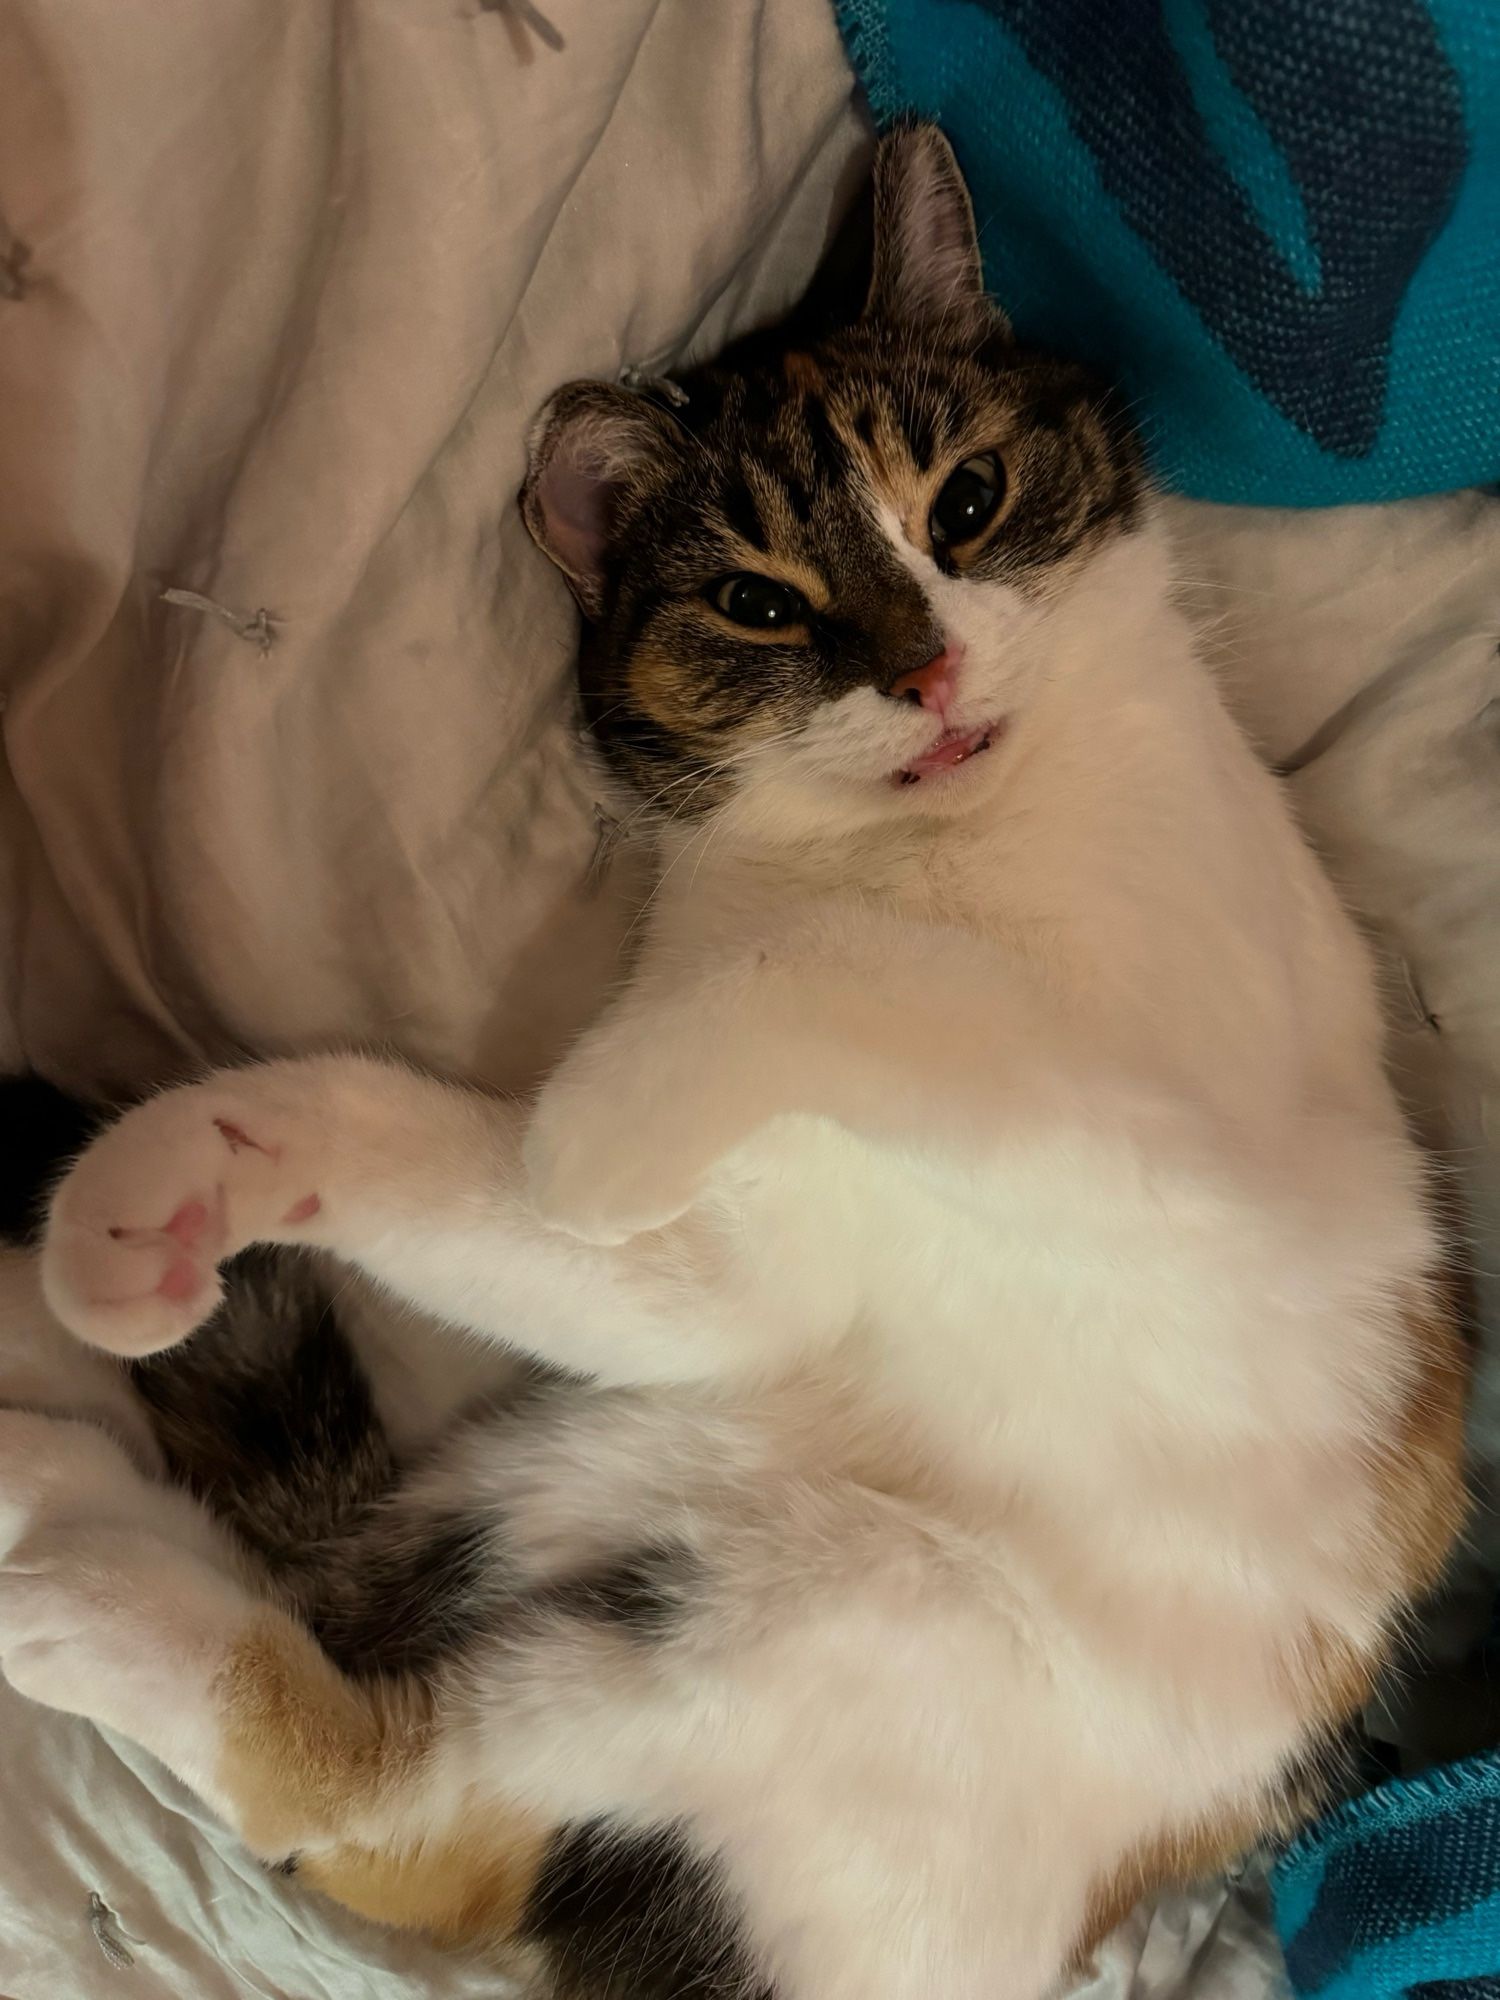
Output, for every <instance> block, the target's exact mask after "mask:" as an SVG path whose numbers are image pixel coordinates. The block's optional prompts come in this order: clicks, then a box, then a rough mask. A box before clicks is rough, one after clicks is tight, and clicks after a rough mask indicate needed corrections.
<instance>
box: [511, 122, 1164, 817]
mask: <svg viewBox="0 0 1500 2000" xmlns="http://www.w3.org/2000/svg"><path fill="white" fill-rule="evenodd" d="M874 192H875V250H874V269H873V277H872V281H871V285H870V292H869V298H868V301H867V303H866V306H865V309H864V312H863V314H862V315H861V316H860V318H859V319H858V320H857V321H856V322H855V323H854V324H853V325H852V326H849V327H846V328H844V329H842V330H840V331H837V332H834V333H832V334H831V335H828V336H827V337H825V338H821V339H818V340H816V341H814V342H812V343H811V344H809V345H807V346H804V347H801V348H797V349H791V350H787V351H784V352H780V353H776V354H774V355H773V357H772V358H770V359H766V358H764V356H762V358H760V359H758V360H755V361H747V362H745V363H743V364H742V365H734V364H733V363H728V364H723V365H719V366H716V367H709V368H705V369H702V370H699V371H696V372H694V373H692V374H687V375H684V376H683V377H682V378H681V381H680V384H667V385H662V386H661V388H660V389H659V390H658V392H657V393H654V394H653V393H638V392H634V391H631V390H628V389H624V388H620V387H617V386H615V385H613V384H605V383H598V382H576V383H572V384H570V385H569V386H568V387H567V388H564V389H561V390H559V391H558V393H557V394H556V395H555V396H554V397H553V398H552V400H551V402H550V403H549V404H548V406H547V408H546V410H545V411H544V413H543V415H542V417H541V419H540V421H539V422H538V425H537V427H536V430H535V433H534V435H533V438H532V447H531V466H530V471H529V474H528V477H527V481H526V485H525V487H524V489H523V491H522V496H521V504H522V509H523V512H524V514H525V518H526V521H527V523H528V525H529V527H530V529H531V532H532V534H533V535H534V536H535V537H536V540H537V541H538V542H539V543H540V545H541V546H542V548H543V549H544V550H545V551H546V552H547V554H548V555H549V556H550V557H551V558H552V560H553V561H554V562H555V563H556V564H557V565H558V567H559V568H560V569H561V570H562V571H563V573H564V574H565V575H566V577H567V579H568V581H569V583H570V584H571V586H572V589H573V593H574V595H575V597H576V598H577V599H578V602H579V605H580V607H581V609H582V611H583V614H584V618H585V620H586V621H587V626H586V632H585V639H584V645H583V653H582V665H581V678H582V690H583V698H584V705H585V713H586V715H587V718H588V721H589V724H590V727H591V728H592V730H593V733H594V735H595V737H596V738H597V740H598V742H599V743H600V745H601V746H602V748H603V749H604V751H605V753H606V755H607V756H608V757H609V758H610V759H611V761H612V762H613V763H614V764H615V765H616V767H617V768H618V769H620V770H621V771H622V772H623V773H624V774H625V775H626V777H627V778H628V779H629V781H630V782H631V784H632V785H633V786H634V787H635V789H636V790H637V791H639V792H640V793H642V794H643V795H645V796H647V797H654V798H656V799H657V800H658V801H659V803H660V806H661V809H662V810H663V811H664V812H666V813H668V814H671V815H673V816H678V817H686V818H696V817H698V816H700V815H702V814H703V813H705V812H707V811H710V810H712V809H714V808H715V807H718V806H721V805H723V804H724V803H725V802H726V801H727V800H728V799H730V798H732V797H735V796H736V795H740V796H745V795H748V794H749V793H750V791H751V790H752V789H756V790H759V791H761V792H762V793H764V792H765V791H766V789H767V788H768V787H770V788H773V789H774V791H775V792H776V793H777V794H785V793H786V792H787V790H788V788H790V789H791V790H792V791H794V792H811V793H813V794H815V795H816V796H818V797H819V798H823V799H830V800H831V799H842V800H843V801H844V802H845V804H846V805H851V806H854V807H855V809H856V810H857V811H858V812H859V813H860V814H861V815H862V814H864V813H865V812H882V813H883V812H886V811H891V812H898V813H912V812H926V811H932V810H940V811H944V812H947V811H950V810H952V809H953V808H954V807H955V806H962V805H963V804H964V803H965V802H966V801H968V800H972V799H974V798H976V797H977V796H978V795H979V793H980V792H982V791H984V790H987V789H988V788H989V786H990V785H991V784H992V783H993V782H994V781H995V778H996V777H997V776H998V775H999V774H998V771H996V770H994V769H993V768H991V769H990V770H988V771H986V772H980V770H979V768H978V767H979V765H984V766H986V767H995V766H997V765H999V764H1000V763H1003V761H1004V758H1003V746H1004V742H1005V739H1006V737H1007V735H1008V734H1009V733H1010V731H1011V728H1012V725H1013V724H1014V723H1015V721H1016V719H1017V718H1018V716H1019V715H1020V713H1021V712H1022V711H1023V710H1024V707H1025V705H1026V704H1027V702H1028V701H1029V699H1030V698H1031V697H1032V695H1033V693H1034V691H1035V688H1036V686H1037V684H1038V682H1039V681H1041V680H1043V679H1045V678H1046V676H1047V675H1048V673H1049V671H1050V670H1051V669H1052V667H1053V666H1054V665H1055V662H1054V660H1053V659H1052V657H1051V652H1050V650H1049V648H1054V649H1055V643H1056V642H1055V641H1053V640H1051V639H1049V634H1051V633H1054V632H1055V631H1057V630H1058V629H1059V622H1058V610H1059V607H1060V605H1062V604H1064V603H1065V602H1066V600H1067V598H1068V596H1069V594H1070V593H1071V592H1073V591H1074V590H1076V588H1077V586H1078V582H1079V579H1080V577H1082V576H1083V575H1085V574H1086V573H1087V572H1088V571H1089V570H1090V568H1091V567H1093V566H1094V565H1095V564H1097V562H1098V559H1099V557H1100V554H1101V552H1102V551H1104V550H1106V549H1108V548H1110V547H1111V546H1115V545H1117V544H1118V543H1119V541H1120V538H1121V537H1122V536H1124V535H1126V534H1127V533H1128V532H1129V531H1130V530H1131V529H1132V527H1133V526H1134V525H1135V524H1136V522H1137V520H1138V518H1139V516H1140V513H1141V509H1142V502H1143V497H1144V488H1143V480H1142V473H1141V464H1140V455H1139V451H1138V448H1137V445H1136V443H1135V440H1134V438H1133V436H1132V435H1131V433H1130V430H1129V428H1128V426H1127V425H1126V424H1125V422H1124V421H1123V419H1122V417H1121V415H1120V412H1119V409H1118V406H1117V404H1116V402H1115V400H1114V398H1113V397H1112V395H1111V394H1110V393H1109V392H1108V391H1107V390H1106V389H1104V388H1103V387H1102V386H1101V385H1100V384H1099V383H1098V382H1096V381H1095V380H1094V379H1093V378H1092V377H1091V376H1089V375H1088V374H1086V373H1085V372H1084V371H1083V370H1082V369H1079V368H1076V367H1074V366H1072V365H1071V364H1069V363H1066V362H1062V361H1059V360H1057V359H1055V358H1053V357H1051V356H1048V355H1044V354H1039V353H1037V352H1035V351H1032V350H1028V349H1025V348H1023V347H1020V346H1018V345H1017V344H1016V342H1015V341H1014V339H1013V338H1012V335H1011V332H1010V328H1009V326H1008V324H1007V322H1006V320H1005V318H1004V316H1003V315H1002V314H1001V313H1000V311H999V310H998V308H997V307H995V306H994V305H993V304H992V303H991V302H990V301H989V300H988V299H987V298H986V297H985V294H984V290H983V286H982V281H981V276H980V263H979V252H978V246H977V243H976V240H975V234H974V218H973V213H972V210H971V208H970V204H969V197H968V193H967V190H966V189H965V187H964V183H963V179H962V177H961V175H960V173H959V171H958V167H957V164H956V162H955V160H954V158H953V154H952V152H951V150H950V148H949V146H948V143H947V141H946V140H945V139H944V138H943V137H942V136H941V134H940V133H938V132H937V131H936V130H935V129H934V128H932V127H930V126H919V127H914V128H908V129H906V130H904V131H902V132H898V133H896V134H894V135H893V136H891V137H889V138H887V139H886V140H885V141H883V143H882V145H881V147H880V149H879V152H878V154H877V158H876V164H875V184H874ZM982 749H992V750H999V751H1001V753H1002V754H1001V755H1000V756H998V757H997V756H994V755H992V756H990V757H986V758H978V757H977V753H978V752H979V751H980V750H982Z"/></svg>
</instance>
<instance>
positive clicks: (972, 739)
mask: <svg viewBox="0 0 1500 2000" xmlns="http://www.w3.org/2000/svg"><path fill="white" fill-rule="evenodd" d="M988 734H989V731H988V730H987V729H976V730H973V731H972V732H971V733H970V734H969V735H968V736H944V737H943V738H942V739H941V740H940V741H939V742H937V743H934V744H933V746H932V748H931V749H930V750H924V751H923V752H922V754H921V756H920V757H916V758H913V760H912V762H911V763H910V764H908V765H907V766H906V769H907V770H908V771H910V772H911V773H912V775H913V776H914V777H917V778H930V777H934V776H935V775H936V774H937V773H938V772H939V771H951V770H952V769H953V767H954V765H955V764H962V763H963V761H964V759H965V758H967V757H972V756H973V755H974V752H975V751H976V750H977V749H978V748H979V746H980V744H981V743H982V742H983V741H984V739H985V737H986V736H987V735H988Z"/></svg>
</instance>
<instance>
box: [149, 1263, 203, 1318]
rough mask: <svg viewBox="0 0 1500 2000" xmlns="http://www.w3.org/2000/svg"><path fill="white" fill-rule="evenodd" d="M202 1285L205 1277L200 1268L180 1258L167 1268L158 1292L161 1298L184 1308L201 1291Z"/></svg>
mask: <svg viewBox="0 0 1500 2000" xmlns="http://www.w3.org/2000/svg"><path fill="white" fill-rule="evenodd" d="M202 1284H203V1276H202V1273H201V1272H200V1271H199V1269H198V1266H197V1265H196V1264H193V1263H190V1262H189V1261H188V1259H187V1258H186V1257H179V1258H177V1259H176V1261H175V1262H174V1263H171V1264H169V1265H168V1266H167V1268H166V1272H165V1273H164V1275H163V1277H162V1280H161V1283H160V1284H159V1285H158V1286H157V1288H156V1290H157V1295H158V1296H159V1297H161V1298H164V1299H167V1300H169V1301H170V1302H171V1304H173V1305H176V1306H182V1305H186V1304H187V1303H188V1301H189V1300H190V1299H191V1298H192V1297H193V1296H194V1295H195V1294H196V1293H197V1292H198V1291H199V1290H200V1289H201V1287H202Z"/></svg>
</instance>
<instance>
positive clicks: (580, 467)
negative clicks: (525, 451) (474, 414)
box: [521, 382, 682, 618]
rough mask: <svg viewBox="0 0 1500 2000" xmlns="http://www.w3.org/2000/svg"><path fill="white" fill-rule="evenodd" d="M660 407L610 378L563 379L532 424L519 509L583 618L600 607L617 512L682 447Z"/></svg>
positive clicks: (674, 427)
mask: <svg viewBox="0 0 1500 2000" xmlns="http://www.w3.org/2000/svg"><path fill="white" fill-rule="evenodd" d="M681 446H682V437H681V433H680V431H679V430H678V427H677V425H676V424H675V423H674V422H673V420H672V418H671V417H669V416H668V415H667V414H666V413H665V411H663V410H660V409H658V408H657V406H656V405H655V404H654V403H652V402H650V401H648V400H647V398H646V397H645V396H642V395H639V394H637V393H636V392H635V391H634V390H631V389H622V388H618V387H616V385H615V384H614V383H612V382H570V383H569V384H568V385H567V387H566V388H563V389H559V390H558V391H557V393H556V395H555V396H553V397H552V398H551V399H550V401H549V402H548V403H547V406H546V408H545V409H544V410H543V411H542V414H541V416H540V417H538V419H537V421H536V424H535V426H534V427H533V429H532V433H531V438H530V443H529V464H528V467H527V472H526V483H525V485H524V486H523V487H522V488H521V514H522V518H523V519H524V520H525V522H526V525H527V527H528V528H529V529H530V530H531V534H532V539H533V540H534V541H535V542H536V544H537V546H538V548H540V549H541V550H542V552H543V553H544V554H545V555H548V556H550V557H551V558H552V560H553V562H555V563H556V564H557V566H558V568H559V569H560V570H561V571H562V573H563V575H564V576H565V577H566V578H567V579H568V584H569V586H570V588H571V589H572V592H573V595H574V596H575V597H576V598H577V599H578V606H579V609H580V610H581V611H582V612H583V615H584V617H585V618H598V617H599V616H600V614H601V613H602V611H603V609H604V602H605V595H606V586H607V578H608V568H609V558H610V554H611V552H612V549H613V546H614V537H615V530H616V527H617V525H618V522H619V519H620V515H621V510H622V508H624V507H626V506H627V505H628V503H629V501H630V500H631V498H632V497H634V496H636V495H638V494H640V493H641V492H643V491H645V490H646V489H647V488H648V487H649V486H650V485H651V483H652V481H653V479H654V478H656V477H657V476H659V474H660V473H661V472H662V471H663V470H664V469H665V468H666V466H667V465H668V464H669V463H670V461H671V459H672V458H673V456H674V455H675V454H676V453H677V452H678V451H679V450H680V449H681Z"/></svg>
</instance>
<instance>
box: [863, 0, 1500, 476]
mask: <svg viewBox="0 0 1500 2000" xmlns="http://www.w3.org/2000/svg"><path fill="white" fill-rule="evenodd" d="M835 4H836V6H837V10H838V13H839V17H840V20H841V24H842V27H843V30H844V36H845V40H846V42H847V45H848V48H849V52H850V55H851V57H852V59H853V61H854V65H855V67H856V69H857V70H858V72H859V74H860V76H861V78H862V79H863V82H864V85H865V88H866V90H867V92H868V94H869V98H870V102H871V105H872V108H873V110H874V112H875V115H876V117H877V119H878V120H880V121H881V122H884V121H886V120H889V119H891V118H893V117H895V116H897V115H899V114H901V113H903V112H916V113H918V114H920V115H922V116H924V117H930V118H935V119H936V120H937V121H938V122H939V123H940V124H941V125H942V126H943V127H944V128H945V130H946V131H947V132H948V134H949V136H950V138H951V139H952V140H953V142H954V145H955V148H956V150H957V152H958V156H959V159H960V161H961V163H962V165H963V167H964V170H965V172H966V174H967V175H968V177H969V183H970V186H971V188H972V189H973V193H974V202H975V208H976V211H977V214H978V218H979V223H980V234H981V239H982V242H983V246H984V252H985V268H986V273H987V276H988V280H989V283H990V287H991V289H992V290H993V292H994V293H995V295H996V296H997V297H998V298H999V300H1000V301H1001V303H1002V304H1003V305H1004V306H1005V307H1006V308H1007V310H1008V311H1009V312H1010V314H1011V317H1012V318H1013V319H1014V321H1015V323H1016V325H1017V327H1018V328H1019V330H1020V331H1021V333H1022V334H1023V335H1024V336H1026V337H1027V338H1030V339H1033V340H1036V341H1039V342H1044V343H1046V344H1048V345H1051V346H1055V347H1058V348H1060V349H1062V350H1064V351H1065V352H1068V353H1070V354H1072V355H1074V356H1075V357H1077V358H1079V359H1082V360H1086V361H1091V362H1093V363H1094V364H1095V365H1096V366H1098V367H1099V368H1101V369H1103V370H1104V371H1105V372H1107V373H1108V374H1109V375H1110V376H1111V377H1112V378H1113V379H1114V380H1115V381H1116V382H1117V383H1119V384H1120V385H1121V386H1122V388H1123V389H1124V390H1125V391H1126V393H1127V394H1128V395H1129V397H1130V398H1131V399H1132V401H1133V404H1134V406H1135V408H1136V410H1137V411H1138V413H1139V417H1140V420H1141V422H1142V425H1143V427H1144V430H1145V432H1146V436H1147V439H1148V443H1149V446H1150V448H1151V450H1152V452H1153V455H1154V458H1155V462H1156V466H1157V470H1158V473H1159V475H1160V476H1161V477H1162V478H1163V479H1164V480H1165V482H1166V483H1167V484H1169V485H1172V486H1175V487H1177V488H1179V489H1181V490H1184V491H1186V492H1189V493H1193V494H1197V495H1200V496H1202V497H1204V498H1208V499H1215V500H1238V501H1260V502H1267V503H1274V504H1280V505H1322V504H1327V503H1330V502H1335V501H1347V500H1388V499H1395V498H1397V497H1399V496H1402V495H1409V494H1415V493H1422V492H1432V491H1438V490H1442V489H1446V488H1452V487H1458V486H1467V485H1484V484H1487V483H1489V482H1492V481H1494V480H1495V479H1497V478H1500V0H835Z"/></svg>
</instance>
